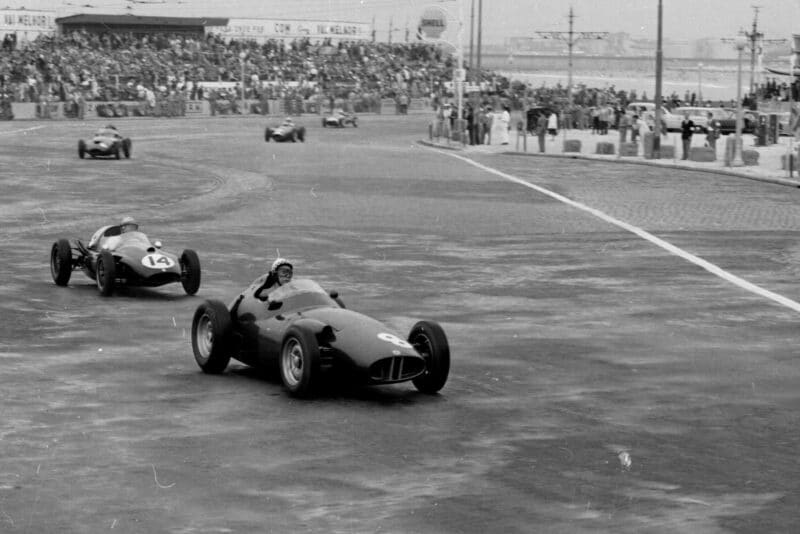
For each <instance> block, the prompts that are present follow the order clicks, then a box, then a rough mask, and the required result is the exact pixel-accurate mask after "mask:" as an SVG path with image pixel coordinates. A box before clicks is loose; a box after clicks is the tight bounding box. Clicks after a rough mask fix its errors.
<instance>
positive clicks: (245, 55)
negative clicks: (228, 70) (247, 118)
mask: <svg viewBox="0 0 800 534" xmlns="http://www.w3.org/2000/svg"><path fill="white" fill-rule="evenodd" d="M246 57H247V54H246V53H245V52H244V51H242V52H239V63H240V64H241V66H242V115H244V110H245V102H244V58H246Z"/></svg>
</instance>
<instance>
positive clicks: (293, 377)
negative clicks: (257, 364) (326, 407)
mask: <svg viewBox="0 0 800 534" xmlns="http://www.w3.org/2000/svg"><path fill="white" fill-rule="evenodd" d="M280 371H281V380H282V381H283V385H284V387H286V389H287V391H288V392H289V394H290V395H292V396H293V397H309V396H311V395H312V394H313V392H314V387H315V386H316V381H317V378H318V376H319V373H320V363H319V345H318V344H317V339H316V338H315V337H314V334H312V333H311V332H309V331H308V330H305V329H303V328H299V327H297V326H292V327H290V328H289V330H288V331H287V332H286V336H285V337H284V338H283V346H282V347H281V357H280Z"/></svg>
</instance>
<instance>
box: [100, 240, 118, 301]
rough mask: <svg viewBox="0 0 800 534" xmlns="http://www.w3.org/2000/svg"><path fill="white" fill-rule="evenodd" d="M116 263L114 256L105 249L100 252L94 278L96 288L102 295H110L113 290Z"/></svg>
mask: <svg viewBox="0 0 800 534" xmlns="http://www.w3.org/2000/svg"><path fill="white" fill-rule="evenodd" d="M116 271H117V270H116V265H115V264H114V256H113V255H112V254H111V253H110V252H109V251H107V250H104V251H103V252H101V253H100V257H99V258H97V268H96V273H95V274H96V278H97V289H99V290H100V294H101V295H103V296H104V297H107V296H109V295H111V293H113V292H114V283H115V281H116V278H115V277H116Z"/></svg>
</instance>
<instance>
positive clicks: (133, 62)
mask: <svg viewBox="0 0 800 534" xmlns="http://www.w3.org/2000/svg"><path fill="white" fill-rule="evenodd" d="M454 68H455V63H454V60H453V58H452V56H451V55H450V54H447V53H444V52H443V51H442V49H441V48H440V47H438V46H436V45H433V44H429V43H421V42H413V43H394V44H389V43H377V42H365V41H352V42H347V41H341V42H338V43H333V42H331V41H330V40H325V41H320V42H312V41H311V40H310V39H295V40H292V41H281V40H269V41H266V42H263V43H259V42H256V41H253V40H247V41H245V40H228V41H226V40H224V39H222V38H221V37H220V36H218V35H214V34H209V35H205V36H202V37H198V36H191V35H188V34H164V33H162V34H147V35H134V34H131V33H114V32H107V33H100V34H97V33H89V32H86V31H75V32H70V33H68V34H65V35H50V36H40V37H39V38H37V39H36V40H35V41H33V42H27V43H21V44H17V43H16V41H12V40H9V39H6V40H4V42H3V53H2V54H0V103H2V104H3V105H4V106H6V107H8V103H9V102H36V103H42V102H63V103H64V110H65V114H67V115H68V116H80V114H81V113H82V112H81V111H80V110H82V109H83V106H85V103H86V102H87V101H101V102H131V101H133V102H138V103H141V111H140V112H141V113H142V114H151V113H152V114H161V115H172V114H181V113H182V111H183V109H184V105H185V102H186V101H187V100H203V99H206V100H208V101H210V102H211V103H212V106H211V109H212V112H215V111H219V112H231V113H236V112H240V111H241V110H240V109H238V107H239V105H240V101H241V97H242V92H244V96H245V98H246V99H248V100H249V101H251V102H255V103H253V104H251V105H253V106H254V108H255V109H253V110H252V111H256V112H259V111H260V112H266V111H267V110H266V108H267V106H268V102H269V101H271V100H281V101H282V102H283V103H284V105H283V109H284V110H286V111H287V112H289V113H299V112H302V111H318V110H319V109H322V108H323V107H326V106H327V107H331V108H332V107H333V103H334V101H335V100H343V101H345V102H347V103H349V105H348V107H349V110H350V111H375V110H376V109H375V108H376V107H379V106H380V102H381V100H382V99H386V98H392V99H395V101H396V102H397V110H407V109H408V102H409V100H410V99H411V98H420V97H423V98H428V97H432V96H435V95H442V94H447V89H446V86H447V85H448V84H449V82H450V80H452V75H453V69H454ZM481 74H482V77H481V82H482V83H483V85H484V87H485V88H486V89H488V90H487V91H485V92H484V93H482V94H480V95H476V94H472V95H471V96H470V97H469V99H468V101H469V104H470V105H469V107H470V108H471V109H477V108H478V107H479V106H488V105H494V108H495V109H500V107H501V106H504V105H509V107H510V108H511V109H515V110H522V109H529V108H531V107H533V106H538V107H543V108H546V109H550V110H552V111H556V112H557V113H559V115H560V116H562V117H565V118H566V119H565V120H567V121H568V122H569V124H567V126H571V127H576V128H581V127H591V125H592V123H593V121H594V117H595V116H596V115H598V114H601V113H602V114H607V113H609V110H610V111H611V112H612V113H613V114H614V115H615V116H616V117H618V116H619V114H620V110H622V109H625V106H626V105H627V104H628V103H629V102H633V101H647V100H648V98H647V95H646V94H642V95H637V94H636V91H623V90H617V89H616V88H615V87H614V86H611V87H606V88H602V89H600V88H592V87H587V86H585V85H578V86H576V87H574V88H573V91H572V96H571V98H570V95H569V94H568V91H567V88H566V87H565V86H562V85H560V84H557V85H555V86H544V85H543V86H541V87H532V86H531V85H529V84H525V83H522V82H519V81H514V82H512V81H511V80H509V79H508V78H504V77H502V76H498V75H496V74H495V73H492V72H486V71H485V72H483V73H481ZM796 89H797V86H795V95H794V98H795V99H797V98H798V96H800V95H798V94H797V91H796ZM788 95H789V86H788V85H787V84H782V85H779V84H777V83H776V82H775V80H774V79H773V80H771V81H768V82H767V83H766V84H764V85H762V86H760V87H759V88H758V96H759V97H760V98H773V99H783V100H785V99H787V98H788ZM451 96H452V94H451ZM755 96H756V95H747V96H746V97H745V105H747V106H751V105H752V104H754V103H755ZM663 103H664V105H665V106H666V107H667V108H673V107H676V106H680V105H711V103H710V102H700V101H699V100H698V99H697V98H696V96H695V95H694V94H691V95H690V94H689V92H688V91H687V93H686V95H684V97H683V98H680V97H679V95H677V94H675V93H673V94H671V95H669V96H666V97H665V98H664V100H663ZM720 104H721V103H719V104H717V105H720ZM726 105H728V104H726ZM733 105H735V103H733V102H732V103H731V104H730V106H733ZM109 109H110V111H109V113H110V114H111V115H113V114H115V113H116V112H115V111H114V107H113V105H110V107H109ZM155 110H158V112H157V113H155Z"/></svg>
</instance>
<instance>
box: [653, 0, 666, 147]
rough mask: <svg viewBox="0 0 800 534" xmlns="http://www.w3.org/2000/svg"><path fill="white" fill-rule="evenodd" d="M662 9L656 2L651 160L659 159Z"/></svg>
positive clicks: (660, 2)
mask: <svg viewBox="0 0 800 534" xmlns="http://www.w3.org/2000/svg"><path fill="white" fill-rule="evenodd" d="M663 13H664V8H663V4H662V0H658V30H657V33H656V35H657V42H656V95H655V99H656V101H655V104H656V117H655V121H656V123H655V128H654V131H653V159H661V75H662V70H663V67H662V65H663V61H664V59H663V52H662V50H661V41H662V26H663V24H662V19H663V18H664V17H663Z"/></svg>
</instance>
